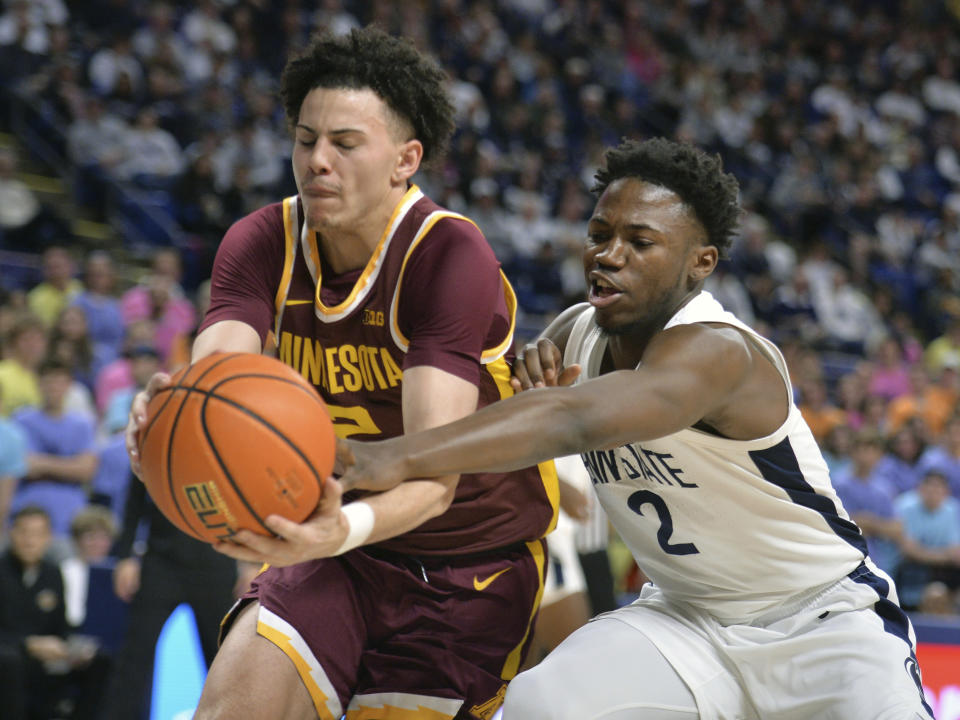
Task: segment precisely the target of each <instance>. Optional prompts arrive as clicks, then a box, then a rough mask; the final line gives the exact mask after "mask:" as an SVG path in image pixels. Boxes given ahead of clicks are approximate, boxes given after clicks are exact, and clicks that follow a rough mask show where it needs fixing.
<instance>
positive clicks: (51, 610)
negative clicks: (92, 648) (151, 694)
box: [0, 507, 69, 720]
mask: <svg viewBox="0 0 960 720" xmlns="http://www.w3.org/2000/svg"><path fill="white" fill-rule="evenodd" d="M51 537H52V536H51V532H50V518H49V516H48V514H47V513H46V511H45V510H43V509H42V508H38V507H24V508H23V509H21V510H20V511H19V512H17V513H16V514H15V515H14V517H13V519H12V522H11V527H10V547H9V548H8V549H7V550H6V552H4V553H3V554H2V555H0V688H2V692H0V697H3V699H4V716H7V717H10V718H11V720H28V718H30V719H31V720H32V718H49V717H51V716H52V713H53V712H54V710H55V705H56V703H57V700H58V695H59V693H58V692H55V689H56V686H57V684H58V683H57V677H56V676H55V675H52V674H51V673H50V672H48V670H47V666H49V665H50V664H53V663H62V662H64V661H66V660H67V658H68V656H69V655H68V651H67V643H66V635H67V617H66V614H65V612H64V599H63V579H62V578H61V576H60V569H59V567H57V565H56V564H55V563H53V562H51V561H49V560H47V559H46V553H47V549H48V548H49V546H50V541H51Z"/></svg>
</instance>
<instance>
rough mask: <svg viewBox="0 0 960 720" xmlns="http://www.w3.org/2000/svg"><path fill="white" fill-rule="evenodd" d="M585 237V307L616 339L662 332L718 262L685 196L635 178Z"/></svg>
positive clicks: (611, 193) (611, 194)
mask: <svg viewBox="0 0 960 720" xmlns="http://www.w3.org/2000/svg"><path fill="white" fill-rule="evenodd" d="M587 233H588V237H587V243H586V248H585V250H584V254H583V264H584V272H585V274H586V279H587V288H588V300H589V301H590V304H591V305H593V306H594V308H595V309H596V315H595V317H596V322H597V324H598V325H599V326H600V327H601V328H602V329H603V330H606V331H607V332H609V333H612V334H618V335H620V334H628V333H630V332H632V331H633V330H643V329H653V328H655V326H656V325H657V324H660V326H661V327H662V323H666V321H667V320H668V319H669V318H670V316H671V315H672V314H673V313H674V312H675V311H676V309H677V308H678V307H679V306H680V305H681V304H682V302H683V301H684V299H685V298H686V297H688V296H689V295H690V293H691V292H692V291H693V290H694V289H695V288H696V285H697V283H698V282H699V281H701V280H703V279H704V278H705V277H706V276H707V275H709V274H710V272H711V271H712V270H713V268H714V266H715V265H716V261H717V251H716V248H714V247H713V246H711V245H704V244H703V243H704V238H705V235H706V233H705V231H704V229H703V226H702V225H701V224H700V222H699V221H698V220H697V219H696V218H695V217H694V216H693V214H692V213H691V211H690V210H689V208H688V207H687V206H686V205H684V203H683V202H682V201H681V199H680V197H679V196H678V195H677V194H676V193H675V192H673V191H672V190H668V189H667V188H664V187H662V186H660V185H654V184H652V183H649V182H645V181H642V180H638V179H636V178H621V179H619V180H616V181H614V182H612V183H611V184H610V185H609V186H608V187H607V189H606V190H605V191H604V193H603V195H601V196H600V200H599V201H598V202H597V206H596V208H595V209H594V211H593V216H592V217H591V218H590V222H589V225H588V229H587ZM656 329H659V328H658V327H656Z"/></svg>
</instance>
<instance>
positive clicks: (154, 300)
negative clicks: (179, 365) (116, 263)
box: [120, 248, 197, 361]
mask: <svg viewBox="0 0 960 720" xmlns="http://www.w3.org/2000/svg"><path fill="white" fill-rule="evenodd" d="M182 270H183V269H182V265H181V261H180V253H179V252H178V251H177V250H176V249H175V248H161V249H159V250H157V251H156V252H155V253H154V256H153V262H152V268H151V271H150V273H149V274H148V275H147V276H146V278H144V280H143V281H141V282H140V283H139V284H138V285H136V286H135V287H132V288H130V290H128V291H127V292H126V293H124V295H123V297H122V298H121V300H120V311H121V313H122V314H123V321H124V324H126V325H129V324H130V323H132V322H134V321H137V320H150V321H152V322H153V323H154V324H155V335H154V338H153V345H154V346H155V347H156V348H157V350H158V351H159V352H160V357H161V358H162V359H163V360H164V361H166V359H167V356H168V355H169V354H170V349H171V347H172V345H173V341H174V338H176V336H177V335H178V334H181V333H188V332H190V331H191V330H193V328H194V327H195V326H196V323H197V314H196V309H195V308H194V307H193V303H191V302H190V300H189V298H187V297H186V294H185V293H184V291H183V287H181V285H180V279H181V275H182Z"/></svg>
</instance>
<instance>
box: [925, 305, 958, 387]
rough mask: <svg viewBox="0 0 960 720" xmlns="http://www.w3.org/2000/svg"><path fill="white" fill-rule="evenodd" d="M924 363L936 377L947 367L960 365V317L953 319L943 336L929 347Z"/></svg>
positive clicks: (933, 341)
mask: <svg viewBox="0 0 960 720" xmlns="http://www.w3.org/2000/svg"><path fill="white" fill-rule="evenodd" d="M923 361H924V363H925V364H926V366H927V369H929V370H930V372H932V373H934V375H936V374H937V373H939V372H940V370H941V369H943V368H944V367H946V366H954V367H956V366H958V365H960V316H955V317H953V318H951V319H950V322H949V324H948V325H947V329H946V330H945V331H944V333H943V335H941V336H940V337H938V338H935V339H934V340H932V341H931V342H930V344H929V345H927V347H926V349H925V350H924V351H923Z"/></svg>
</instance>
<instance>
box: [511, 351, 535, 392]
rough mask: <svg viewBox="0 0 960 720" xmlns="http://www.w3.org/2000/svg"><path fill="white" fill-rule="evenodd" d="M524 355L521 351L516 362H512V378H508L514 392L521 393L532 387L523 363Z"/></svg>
mask: <svg viewBox="0 0 960 720" xmlns="http://www.w3.org/2000/svg"><path fill="white" fill-rule="evenodd" d="M524 354H525V353H524V352H523V351H521V352H520V354H519V355H517V358H516V360H514V361H513V376H512V377H511V378H510V384H511V385H512V386H513V389H514V391H515V392H523V391H524V390H529V389H530V388H532V387H533V382H531V380H530V375H529V373H528V372H527V366H526V364H525V363H524V361H523V359H524Z"/></svg>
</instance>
